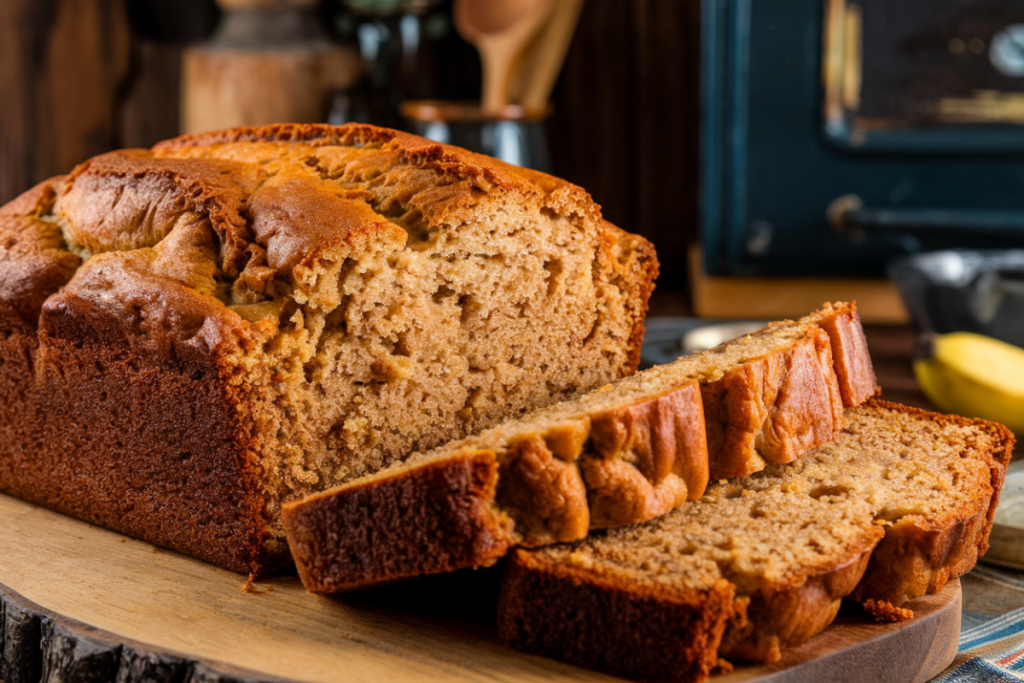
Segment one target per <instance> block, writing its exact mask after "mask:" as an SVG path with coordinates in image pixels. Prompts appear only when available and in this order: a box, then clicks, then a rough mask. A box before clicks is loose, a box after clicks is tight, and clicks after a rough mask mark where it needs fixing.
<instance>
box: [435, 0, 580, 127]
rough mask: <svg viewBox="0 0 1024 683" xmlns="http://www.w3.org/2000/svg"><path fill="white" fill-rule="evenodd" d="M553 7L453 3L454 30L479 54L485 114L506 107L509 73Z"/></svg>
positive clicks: (522, 2)
mask: <svg viewBox="0 0 1024 683" xmlns="http://www.w3.org/2000/svg"><path fill="white" fill-rule="evenodd" d="M560 1H561V0H560ZM553 4H555V3H554V1H553V0H456V2H455V8H454V18H455V27H456V28H457V29H458V31H459V34H460V35H461V36H462V37H463V38H465V39H466V41H467V42H470V43H472V44H473V45H475V46H476V49H477V50H478V51H479V52H480V61H481V64H482V66H483V95H482V98H481V100H482V107H483V111H484V113H485V114H487V113H492V112H494V113H496V112H499V111H500V110H501V108H502V107H504V106H505V105H506V104H508V101H509V99H508V95H509V87H510V85H511V82H512V72H513V70H514V69H515V68H516V66H517V63H518V61H519V59H520V57H521V56H522V52H523V48H524V47H526V45H527V44H528V43H529V41H530V39H531V38H532V37H533V35H534V34H535V33H536V31H537V29H538V28H540V26H541V24H542V23H543V22H544V20H545V19H547V17H548V15H549V14H550V12H551V9H552V5H553Z"/></svg>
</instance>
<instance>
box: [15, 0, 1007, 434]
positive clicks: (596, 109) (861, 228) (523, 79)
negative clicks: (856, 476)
mask: <svg viewBox="0 0 1024 683" xmlns="http://www.w3.org/2000/svg"><path fill="white" fill-rule="evenodd" d="M0 93H2V103H3V106H0V203H3V202H6V201H8V200H10V199H12V198H14V197H15V196H17V195H18V194H19V193H21V192H23V191H24V190H26V189H28V188H29V187H31V186H32V185H33V184H35V183H37V182H39V181H41V180H43V179H45V178H48V177H50V176H53V175H57V174H60V173H66V172H67V171H69V170H70V169H71V168H72V167H73V166H74V165H75V164H77V163H79V162H81V161H83V160H85V159H86V158H88V157H90V156H92V155H95V154H98V153H102V152H105V151H107V150H110V149H115V148H121V147H149V146H151V145H153V144H154V143H156V142H158V141H160V140H163V139H166V138H169V137H173V136H175V135H179V134H181V133H187V132H199V131H203V130H210V129H216V128H225V127H230V126H236V125H259V124H264V123H272V122H278V121H298V122H317V121H319V122H330V123H337V124H340V123H345V122H348V121H359V122H369V123H375V124H379V125H386V126H391V127H396V128H402V129H405V130H409V131H412V132H416V133H417V134H420V135H424V136H427V137H431V138H432V139H437V140H441V141H445V142H452V143H454V144H459V145H462V146H467V147H470V148H474V149H476V150H478V151H483V152H485V153H489V154H493V155H495V156H499V157H501V158H503V159H505V160H507V161H509V162H511V163H516V164H521V165H526V166H531V167H533V168H538V169H541V170H545V171H548V172H551V173H554V174H555V175H558V176H561V177H564V178H566V179H568V180H570V181H572V182H574V183H577V184H579V185H581V186H583V187H584V188H586V189H587V190H588V191H589V192H590V193H591V194H592V195H593V197H594V198H595V200H596V201H597V202H598V203H599V204H601V205H602V207H603V210H604V214H605V216H606V217H607V218H608V219H609V220H611V221H612V222H614V223H616V224H618V225H620V226H622V227H624V228H626V229H628V230H630V231H633V232H637V233H640V234H642V235H644V236H645V237H647V238H648V239H650V240H651V241H652V242H654V244H655V245H656V247H657V249H658V255H659V258H660V260H661V263H662V273H661V277H660V278H659V281H658V289H657V291H656V292H655V296H654V299H653V301H652V315H653V316H654V317H653V318H652V320H651V323H650V324H649V326H648V327H649V335H648V349H647V350H646V351H645V353H646V354H647V355H646V357H645V360H647V362H657V361H660V360H666V359H667V358H669V357H672V356H673V355H677V354H678V353H681V352H682V350H683V347H682V346H681V345H680V343H679V339H680V338H681V336H682V335H684V334H685V333H686V332H688V331H690V330H692V329H695V328H696V327H700V326H706V325H707V324H708V321H709V320H711V319H730V320H733V321H735V320H747V321H763V320H768V319H774V318H779V317H795V316H799V315H802V314H805V313H806V312H808V311H810V310H813V309H815V308H817V307H818V306H819V305H820V303H821V302H822V301H824V300H839V299H856V300H857V301H858V304H859V306H860V311H861V315H862V317H863V319H864V321H865V322H866V323H867V324H868V331H869V341H871V344H872V350H873V354H874V355H875V358H876V366H877V367H878V369H879V375H880V377H881V380H882V384H883V387H885V389H886V395H887V396H889V397H891V398H895V399H899V400H904V401H907V402H910V403H916V404H919V405H928V404H929V402H928V400H927V399H926V398H925V397H924V395H923V394H922V393H921V392H920V390H919V385H918V381H917V380H915V377H914V376H913V374H912V371H911V362H910V360H911V357H912V356H913V354H914V347H915V341H916V336H915V335H916V333H917V332H921V331H924V332H931V333H936V334H945V333H950V332H955V331H965V330H967V331H973V332H978V333H981V334H983V335H985V336H986V337H992V338H996V339H1000V340H1003V341H1006V342H1010V343H1012V344H1014V345H1017V346H1019V345H1021V344H1024V252H1020V251H1017V249H1018V248H1020V247H1024V240H1022V236H1024V4H1021V3H1016V2H1009V1H1007V0H901V2H899V3H893V2H891V1H889V0H758V1H757V2H753V1H752V0H585V1H584V0H2V1H0ZM729 329H731V330H733V331H735V329H742V327H741V328H729ZM728 331H729V330H726V331H724V332H723V334H726V333H728ZM1022 353H1024V352H1022ZM1021 373H1022V375H1021V377H1022V380H1021V384H1022V385H1024V360H1022V361H1021ZM918 379H920V378H919V377H918ZM1021 394H1022V397H1021V400H1022V401H1024V390H1021ZM1021 405H1024V403H1022V404H1021ZM1021 410H1022V411H1024V408H1022V409H1021ZM1022 425H1024V418H1022ZM1022 428H1024V426H1022Z"/></svg>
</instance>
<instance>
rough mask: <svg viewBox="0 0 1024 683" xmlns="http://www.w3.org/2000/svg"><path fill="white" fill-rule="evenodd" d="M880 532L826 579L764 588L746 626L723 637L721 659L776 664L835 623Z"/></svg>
mask: <svg viewBox="0 0 1024 683" xmlns="http://www.w3.org/2000/svg"><path fill="white" fill-rule="evenodd" d="M881 536H882V530H881V529H878V530H877V533H876V534H874V535H872V536H869V537H868V538H865V541H866V542H867V543H869V545H867V547H865V548H864V549H863V550H862V551H861V552H860V554H859V555H855V556H854V557H853V558H852V559H851V560H850V561H849V562H848V563H846V564H844V565H841V566H838V567H836V568H834V569H832V570H831V571H828V572H825V573H824V574H818V575H815V576H809V577H807V578H806V580H805V581H804V582H803V583H801V584H800V585H798V586H780V587H777V588H773V587H766V588H764V589H762V590H759V591H758V592H757V593H755V594H754V595H752V596H751V598H750V605H749V606H748V607H747V615H748V621H747V622H746V623H745V624H743V625H741V626H738V627H730V628H729V629H727V630H726V633H725V636H724V637H723V638H722V646H721V648H720V650H719V655H720V656H721V657H726V658H729V659H740V660H746V661H750V662H764V663H768V664H770V663H774V662H777V661H779V659H780V658H781V656H782V650H783V649H784V648H787V647H794V646H796V645H799V644H800V643H803V642H804V641H806V640H810V639H811V638H812V637H813V636H815V635H817V634H818V633H820V632H822V631H823V630H825V628H826V627H827V626H828V625H829V624H831V623H832V620H833V619H835V617H836V614H837V613H838V612H839V606H840V603H841V602H842V599H843V598H844V597H845V596H847V595H849V594H850V591H852V590H853V589H854V587H855V586H856V585H857V583H858V582H859V581H860V579H861V577H862V576H863V575H864V570H865V569H867V566H868V560H869V559H870V557H871V551H872V549H873V548H874V547H875V546H874V544H875V543H877V542H878V540H879V539H880V538H881Z"/></svg>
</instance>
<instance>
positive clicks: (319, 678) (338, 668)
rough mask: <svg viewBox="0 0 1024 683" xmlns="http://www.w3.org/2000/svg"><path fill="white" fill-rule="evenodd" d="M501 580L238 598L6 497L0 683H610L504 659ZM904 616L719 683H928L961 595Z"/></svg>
mask: <svg viewBox="0 0 1024 683" xmlns="http://www.w3.org/2000/svg"><path fill="white" fill-rule="evenodd" d="M499 579H500V573H499V570H496V569H492V570H483V571H463V572H456V573H455V574H450V575H445V576H436V577H426V578H424V579H420V580H416V581H408V582H404V583H401V584H397V585H394V586H390V587H385V588H379V589H375V590H372V591H365V592H363V593H359V594H354V595H349V596H345V597H340V598H339V597H331V598H328V597H318V596H313V595H310V594H308V593H306V592H305V591H304V590H303V589H302V586H301V585H300V584H299V582H298V580H297V579H296V578H294V577H282V578H277V579H273V580H270V581H267V582H261V583H259V584H256V585H255V586H252V587H250V588H249V590H246V589H244V588H243V586H244V584H245V580H244V578H243V577H240V576H239V575H237V574H232V573H230V572H228V571H225V570H222V569H219V568H217V567H214V566H212V565H209V564H206V563H204V562H200V561H198V560H194V559H192V558H189V557H185V556H182V555H178V554H177V553H173V552H170V551H166V550H162V549H159V548H156V547H154V546H152V545H150V544H148V543H145V542H142V541H137V540H134V539H130V538H127V537H125V536H122V535H120V534H117V533H114V532H111V531H107V530H105V529H100V528H98V527H95V526H92V525H90V524H88V523H85V522H82V521H79V520H76V519H73V518H70V517H67V516H64V515H61V514H59V513H56V512H52V511H50V510H47V509H44V508H41V507H38V506H36V505H33V504H31V503H26V502H23V501H20V500H17V499H14V498H11V497H8V496H3V495H0V584H2V585H0V601H2V603H3V610H2V612H0V614H2V616H3V621H4V624H3V633H4V638H3V644H2V647H3V650H2V653H3V660H2V662H0V679H2V680H3V681H4V682H5V683H22V682H23V681H24V682H25V683H28V682H31V683H36V681H39V680H40V678H42V680H44V681H47V683H49V682H51V681H52V682H56V681H62V682H65V683H71V682H72V681H75V682H77V681H90V682H91V681H97V682H98V681H106V680H111V681H112V680H114V679H115V676H116V677H117V680H118V683H134V682H135V681H142V680H146V681H168V682H169V683H170V682H171V681H174V682H176V683H180V682H183V681H190V682H191V683H214V682H217V683H229V682H231V683H234V682H235V681H273V680H288V681H307V682H309V683H340V682H342V681H344V682H345V683H358V682H361V681H367V682H369V681H381V680H388V681H403V682H404V681H438V680H451V681H488V682H489V683H495V682H496V681H509V682H511V681H524V682H527V681H602V680H605V681H610V680H613V679H611V678H609V677H607V676H602V675H600V674H597V673H594V672H591V671H587V670H584V669H580V668H576V667H572V666H568V665H565V664H561V663H559V662H555V661H552V660H549V659H544V658H541V657H534V656H530V655H524V654H521V653H518V652H515V651H513V650H510V649H508V648H506V647H505V646H503V645H502V644H501V643H500V642H499V641H498V639H497V636H496V632H495V628H494V604H495V600H496V595H497V585H498V581H499ZM911 606H912V607H913V608H914V610H915V612H916V613H917V618H915V619H914V620H912V621H909V622H904V623H902V624H873V623H870V622H867V621H866V620H864V619H863V618H862V617H860V616H841V617H840V619H839V620H838V621H837V623H836V624H834V625H833V626H831V627H830V628H829V629H828V630H826V631H825V632H824V633H822V634H820V635H819V636H817V637H816V638H814V639H812V640H811V641H809V642H807V643H805V644H804V645H803V646H802V647H800V648H796V649H794V650H792V651H790V652H787V653H786V656H785V658H784V659H783V661H782V662H780V663H779V664H776V665H773V666H768V667H742V668H738V669H737V670H736V671H734V672H732V673H731V674H728V675H726V676H722V677H719V678H717V679H714V680H715V681H717V683H736V682H738V681H749V680H757V681H769V680H770V681H773V683H782V682H786V683H793V682H795V681H801V682H802V681H828V682H829V683H838V682H839V681H901V682H902V681H924V680H927V679H928V678H930V677H932V676H934V675H936V674H937V673H938V672H940V671H941V670H942V669H943V668H945V666H946V665H947V664H948V663H949V662H950V661H952V659H953V656H954V655H955V654H956V647H957V638H958V636H959V630H960V587H959V582H953V583H951V584H950V585H949V586H947V587H946V589H945V590H944V591H942V592H941V593H940V594H938V595H934V596H928V597H925V598H921V599H919V600H917V601H915V602H914V603H912V605H911ZM40 641H42V648H41V649H40V647H39V643H40ZM119 670H120V674H119Z"/></svg>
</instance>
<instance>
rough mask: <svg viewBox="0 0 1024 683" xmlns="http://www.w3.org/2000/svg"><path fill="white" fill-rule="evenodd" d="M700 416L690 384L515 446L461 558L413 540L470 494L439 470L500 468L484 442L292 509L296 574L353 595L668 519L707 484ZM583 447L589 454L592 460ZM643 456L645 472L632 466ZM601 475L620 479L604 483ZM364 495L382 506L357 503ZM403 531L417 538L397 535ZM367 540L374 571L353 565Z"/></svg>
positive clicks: (450, 535) (461, 539)
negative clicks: (485, 464)
mask: <svg viewBox="0 0 1024 683" xmlns="http://www.w3.org/2000/svg"><path fill="white" fill-rule="evenodd" d="M701 409H702V407H701V402H700V392H699V390H698V388H697V385H696V382H694V381H689V382H687V383H685V384H684V385H683V386H681V387H678V388H677V389H675V390H674V391H669V392H666V393H663V394H660V395H656V396H653V397H649V398H646V399H644V400H635V401H634V402H633V403H632V404H630V405H626V406H623V407H621V408H618V409H613V410H605V411H601V412H598V413H595V414H593V415H590V416H584V417H582V418H579V419H575V420H570V421H561V422H559V423H558V424H556V425H554V426H553V427H552V428H551V429H546V430H544V431H543V432H535V433H528V434H523V435H520V436H518V437H516V438H514V439H512V440H511V442H510V443H509V444H508V445H507V446H506V447H505V448H504V450H503V453H502V454H501V456H500V458H499V459H498V462H499V463H500V469H496V471H495V472H494V475H493V476H494V485H493V486H490V487H481V488H479V489H476V490H474V491H473V493H472V496H471V497H470V499H471V500H472V504H471V505H470V506H469V507H470V508H471V509H472V515H471V518H472V519H473V520H476V521H475V522H474V523H469V522H466V523H462V522H460V523H459V524H457V525H453V526H451V527H445V531H444V534H443V539H444V543H445V544H447V545H450V546H452V547H457V548H461V549H462V550H461V551H460V552H458V553H452V552H445V551H443V550H441V549H439V548H438V543H439V542H440V541H439V540H437V539H436V538H435V536H436V535H431V534H426V535H424V534H423V533H421V532H419V531H416V530H417V529H433V528H434V527H436V526H437V525H438V524H440V523H441V522H439V521H438V520H432V521H431V520H430V519H429V516H430V514H439V515H449V514H450V513H449V512H447V510H448V509H449V507H451V504H450V503H449V502H448V501H450V500H451V499H452V498H453V497H456V498H457V497H458V496H459V495H463V494H460V491H461V490H462V489H464V488H465V486H464V484H463V483H462V482H461V480H458V479H451V478H449V477H442V476H440V475H439V472H442V471H443V472H448V471H452V470H456V469H458V468H459V467H468V465H467V464H462V465H460V464H459V463H460V462H462V461H464V462H465V463H470V462H476V461H478V460H480V459H481V458H483V457H484V455H483V454H482V453H489V454H490V455H489V456H488V457H489V458H491V459H493V458H494V454H493V452H491V451H481V450H480V449H482V448H486V447H487V446H486V444H477V445H476V446H475V447H474V448H473V449H467V450H466V451H465V452H458V453H456V454H454V455H452V456H451V457H448V458H446V459H444V460H441V461H428V462H427V463H426V464H421V465H413V466H409V467H408V468H400V469H398V470H397V471H396V472H394V473H393V474H387V473H386V474H384V475H378V476H374V477H372V478H370V479H369V480H367V481H357V482H354V483H353V484H351V485H348V486H343V487H341V488H337V489H333V490H331V491H326V492H323V493H320V494H316V495H314V496H310V497H308V498H306V499H303V500H301V501H298V502H294V503H290V504H287V505H286V506H285V511H284V515H283V522H284V525H285V529H286V532H287V534H288V537H289V539H300V540H301V542H302V544H303V545H302V547H301V548H299V549H296V548H294V547H293V548H292V554H293V556H294V558H295V562H296V565H297V566H298V568H299V574H300V576H301V577H302V579H303V583H304V585H306V587H307V588H308V589H309V590H312V591H314V592H334V591H340V590H350V589H353V588H357V587H365V586H369V585H375V584H377V583H381V582H386V581H393V580H397V579H400V578H405V577H409V576H417V575H421V574H429V573H434V572H441V571H452V570H455V569H460V568H463V567H479V566H487V565H489V564H492V563H493V562H494V561H495V560H496V558H497V557H499V556H500V555H501V554H504V553H505V552H506V551H507V550H508V549H509V548H510V547H512V546H513V545H516V544H523V545H526V546H540V545H546V544H550V543H555V542H564V541H573V540H578V539H581V538H584V537H585V536H586V535H587V532H588V530H589V529H590V528H593V527H594V526H595V522H594V518H595V517H596V518H597V523H604V524H608V523H609V522H614V523H617V524H620V525H621V524H635V523H637V522H641V521H644V520H648V519H651V518H653V517H655V516H657V515H661V514H664V513H665V512H668V511H669V510H671V509H672V508H674V507H676V506H678V505H679V504H680V503H681V502H683V501H684V500H686V498H687V484H686V483H685V482H686V481H689V482H692V483H693V485H694V487H695V489H694V496H695V497H699V492H703V491H704V488H705V487H706V486H707V483H708V482H707V465H706V463H707V450H706V444H705V440H704V438H703V428H702V425H703V419H702V417H701ZM584 443H587V444H590V447H591V448H592V449H593V450H592V452H588V453H584V452H583V445H584ZM634 457H638V458H639V462H638V463H636V464H634V463H631V462H628V461H627V460H625V459H626V458H630V459H632V458H634ZM691 466H692V467H691ZM595 468H611V472H610V474H609V476H608V477H607V479H606V480H603V479H600V478H599V477H596V476H595V475H594V470H595ZM691 469H692V471H691ZM602 471H606V470H602ZM677 473H678V474H677ZM659 475H660V476H659ZM452 486H455V487H456V489H455V490H453V489H452V488H451V487H452ZM459 487H461V488H459ZM410 491H415V492H416V495H417V496H419V498H418V501H419V504H418V505H412V504H410V503H408V502H404V503H403V502H402V501H411V500H413V498H412V494H411V493H410ZM367 497H369V498H372V500H373V501H374V503H373V505H363V504H360V503H359V502H358V501H361V500H363V499H366V498H367ZM368 511H369V512H368ZM466 514H469V513H466ZM453 519H461V518H458V517H454V518H453ZM467 519H468V518H467ZM496 520H497V521H496ZM398 528H406V529H409V531H408V532H406V533H405V534H398V533H396V532H395V531H394V529H398ZM367 533H373V534H375V535H376V536H378V537H379V540H377V541H376V542H375V543H374V544H373V549H372V553H371V551H370V550H367V551H366V552H367V553H371V554H372V558H373V560H372V562H371V561H370V560H369V559H367V560H366V564H364V563H363V562H362V561H356V560H355V559H352V558H353V557H355V556H356V555H358V554H359V552H360V551H359V550H358V548H359V547H361V544H362V541H363V540H364V539H363V536H364V534H367ZM459 534H465V536H460V535H459ZM416 543H419V544H420V546H418V549H415V550H414V548H417V546H415V544H416ZM496 553H497V554H496ZM339 554H340V555H341V557H335V555H339Z"/></svg>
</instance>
